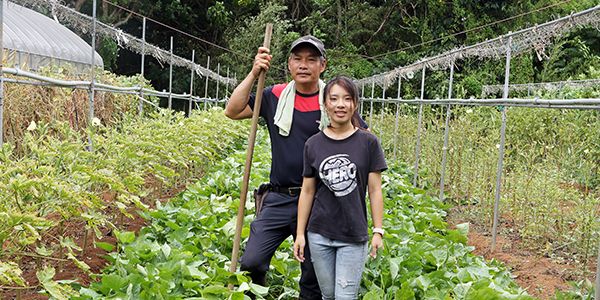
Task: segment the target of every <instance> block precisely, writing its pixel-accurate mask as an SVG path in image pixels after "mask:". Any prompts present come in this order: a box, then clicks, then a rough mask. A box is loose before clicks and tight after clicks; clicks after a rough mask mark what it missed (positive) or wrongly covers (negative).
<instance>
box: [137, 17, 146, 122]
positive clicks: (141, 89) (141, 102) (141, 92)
mask: <svg viewBox="0 0 600 300" xmlns="http://www.w3.org/2000/svg"><path fill="white" fill-rule="evenodd" d="M145 57H146V17H144V18H143V19H142V69H141V71H140V81H141V82H140V105H139V111H140V112H139V113H140V117H142V115H143V113H144V100H143V99H144V58H145Z"/></svg>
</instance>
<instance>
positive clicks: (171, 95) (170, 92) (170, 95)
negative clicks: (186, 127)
mask: <svg viewBox="0 0 600 300" xmlns="http://www.w3.org/2000/svg"><path fill="white" fill-rule="evenodd" d="M169 54H170V55H171V61H170V62H169V113H171V105H172V102H173V37H172V36H171V50H169Z"/></svg>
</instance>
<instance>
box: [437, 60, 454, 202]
mask: <svg viewBox="0 0 600 300" xmlns="http://www.w3.org/2000/svg"><path fill="white" fill-rule="evenodd" d="M455 56H456V55H452V63H451V65H450V84H449V88H448V100H450V99H452V80H453V79H454V58H455ZM451 106H452V105H450V104H448V105H447V108H446V109H447V112H446V128H445V129H444V147H443V148H442V150H443V152H444V155H443V157H442V178H441V180H440V196H439V200H440V201H442V202H443V201H444V180H445V179H446V153H447V152H448V133H449V132H450V107H451Z"/></svg>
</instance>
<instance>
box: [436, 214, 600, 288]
mask: <svg viewBox="0 0 600 300" xmlns="http://www.w3.org/2000/svg"><path fill="white" fill-rule="evenodd" d="M447 221H448V223H449V224H450V228H454V225H456V224H460V223H465V222H469V220H467V219H466V218H465V217H464V214H461V213H459V212H458V211H457V210H456V209H452V210H451V211H450V214H449V216H448V218H447ZM469 223H470V230H469V235H468V241H467V244H468V245H469V246H473V247H475V250H474V251H473V253H474V254H476V255H481V256H483V257H484V258H485V260H486V261H490V260H492V259H496V260H498V261H500V262H502V263H503V264H504V266H506V267H507V268H508V269H509V270H510V272H511V274H512V276H513V277H514V278H513V280H514V281H515V282H516V283H517V284H518V285H519V286H520V287H521V288H523V289H525V290H526V291H527V293H529V294H530V295H533V296H534V297H536V298H539V299H542V300H550V299H555V295H556V291H557V290H560V291H567V290H572V289H573V287H572V286H571V285H569V284H568V283H567V281H580V280H581V279H582V275H580V274H581V273H582V272H581V269H582V267H580V266H577V265H576V263H575V262H573V261H572V259H571V258H570V256H569V255H568V253H564V252H553V253H552V254H553V256H554V258H551V257H550V256H549V255H547V254H539V253H537V252H534V251H531V250H528V249H526V248H525V247H522V245H521V238H520V236H519V233H518V228H517V227H515V226H514V224H508V223H506V222H500V224H499V225H498V230H497V233H498V234H497V236H496V247H495V250H494V251H493V252H492V251H491V246H492V233H491V231H490V230H489V229H488V228H485V227H484V226H482V225H481V224H477V223H473V222H472V221H471V222H469ZM587 268H588V270H589V272H588V274H589V275H588V276H587V278H588V279H589V280H590V281H591V282H592V283H594V282H595V280H596V260H592V261H590V262H589V264H588V266H587Z"/></svg>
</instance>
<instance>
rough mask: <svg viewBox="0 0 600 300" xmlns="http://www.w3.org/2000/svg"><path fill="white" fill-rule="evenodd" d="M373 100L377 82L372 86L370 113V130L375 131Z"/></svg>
mask: <svg viewBox="0 0 600 300" xmlns="http://www.w3.org/2000/svg"><path fill="white" fill-rule="evenodd" d="M373 99H375V82H373V84H372V85H371V112H370V113H369V128H370V129H371V130H373V127H372V126H371V124H372V123H373Z"/></svg>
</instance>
